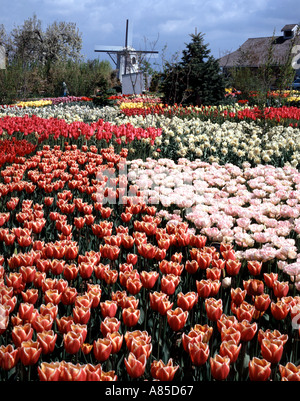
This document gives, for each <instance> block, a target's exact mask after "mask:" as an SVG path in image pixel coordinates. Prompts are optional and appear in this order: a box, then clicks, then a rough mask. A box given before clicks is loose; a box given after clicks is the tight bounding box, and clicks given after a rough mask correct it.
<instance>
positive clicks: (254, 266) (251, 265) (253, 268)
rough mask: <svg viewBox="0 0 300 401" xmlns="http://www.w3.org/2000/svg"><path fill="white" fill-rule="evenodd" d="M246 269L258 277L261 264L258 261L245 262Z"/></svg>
mask: <svg viewBox="0 0 300 401" xmlns="http://www.w3.org/2000/svg"><path fill="white" fill-rule="evenodd" d="M247 268H248V271H249V273H250V274H252V275H253V276H258V275H259V274H260V272H261V268H262V262H259V261H258V260H249V261H248V262H247Z"/></svg>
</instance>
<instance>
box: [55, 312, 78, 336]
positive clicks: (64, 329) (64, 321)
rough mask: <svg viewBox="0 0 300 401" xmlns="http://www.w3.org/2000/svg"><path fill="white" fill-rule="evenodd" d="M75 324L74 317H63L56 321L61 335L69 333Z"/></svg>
mask: <svg viewBox="0 0 300 401" xmlns="http://www.w3.org/2000/svg"><path fill="white" fill-rule="evenodd" d="M73 323H74V320H73V316H62V317H61V318H60V319H56V324H57V328H58V331H59V332H60V333H61V334H66V333H68V332H69V331H70V330H71V325H72V324H73Z"/></svg>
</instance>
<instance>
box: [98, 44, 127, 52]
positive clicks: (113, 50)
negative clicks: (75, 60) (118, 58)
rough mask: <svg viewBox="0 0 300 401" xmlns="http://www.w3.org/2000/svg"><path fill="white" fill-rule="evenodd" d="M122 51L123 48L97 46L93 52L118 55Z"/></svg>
mask: <svg viewBox="0 0 300 401" xmlns="http://www.w3.org/2000/svg"><path fill="white" fill-rule="evenodd" d="M123 49H124V47H123V46H102V45H98V46H95V48H94V51H95V52H106V53H107V52H110V53H114V52H115V53H119V52H120V51H122V50H123Z"/></svg>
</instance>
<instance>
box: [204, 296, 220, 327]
mask: <svg viewBox="0 0 300 401" xmlns="http://www.w3.org/2000/svg"><path fill="white" fill-rule="evenodd" d="M205 310H206V314H207V318H208V319H209V320H211V321H213V322H216V321H217V320H218V319H220V317H221V315H222V313H223V303H222V299H215V298H207V299H206V300H205Z"/></svg>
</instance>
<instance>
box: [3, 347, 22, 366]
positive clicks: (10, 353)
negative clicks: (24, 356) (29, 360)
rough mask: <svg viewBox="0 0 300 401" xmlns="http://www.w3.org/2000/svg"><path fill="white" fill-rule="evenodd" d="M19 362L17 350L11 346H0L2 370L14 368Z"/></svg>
mask: <svg viewBox="0 0 300 401" xmlns="http://www.w3.org/2000/svg"><path fill="white" fill-rule="evenodd" d="M18 360H19V349H18V348H17V349H15V348H14V346H13V345H11V344H9V345H7V346H5V345H1V346H0V367H1V368H2V369H4V370H10V369H12V368H14V367H15V366H16V364H17V362H18Z"/></svg>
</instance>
